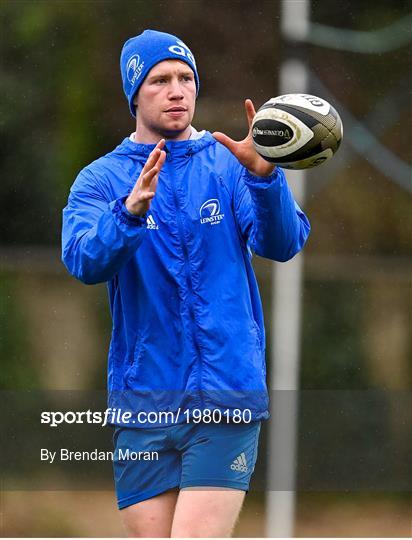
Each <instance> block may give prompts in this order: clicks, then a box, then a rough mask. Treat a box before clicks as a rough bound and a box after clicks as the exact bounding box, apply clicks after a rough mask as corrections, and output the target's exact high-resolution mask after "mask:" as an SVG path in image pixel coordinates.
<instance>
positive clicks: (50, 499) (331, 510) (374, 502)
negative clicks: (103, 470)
mask: <svg viewBox="0 0 412 540" xmlns="http://www.w3.org/2000/svg"><path fill="white" fill-rule="evenodd" d="M259 499H262V497H261V496H259V495H257V496H256V495H252V496H249V497H248V498H247V500H246V503H245V506H244V509H243V513H242V516H241V518H240V520H239V523H238V525H237V527H236V531H235V536H236V537H253V536H263V535H264V507H263V502H262V500H259ZM1 507H2V527H1V529H2V530H1V535H2V536H12V537H13V536H14V537H19V536H20V537H21V536H28V537H36V536H38V537H41V536H43V537H55V536H59V537H67V536H73V537H95V536H101V537H118V536H124V531H123V529H122V527H121V524H120V520H119V515H118V512H117V509H116V506H115V500H114V494H113V493H112V492H108V491H93V492H92V491H89V492H84V491H77V492H74V491H47V492H46V491H32V492H28V491H24V492H22V491H9V492H3V493H2V504H1ZM296 535H297V536H301V537H302V536H304V537H318V538H319V537H329V536H335V537H342V536H344V537H371V536H378V537H406V538H408V537H411V536H412V501H411V500H410V499H409V500H408V499H406V498H399V497H392V498H383V497H381V496H379V495H368V496H366V495H353V494H348V495H344V494H340V495H336V494H334V495H331V496H330V495H328V494H309V493H308V494H301V495H300V497H299V501H298V505H297V524H296Z"/></svg>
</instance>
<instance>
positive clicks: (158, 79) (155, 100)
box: [133, 60, 196, 143]
mask: <svg viewBox="0 0 412 540" xmlns="http://www.w3.org/2000/svg"><path fill="white" fill-rule="evenodd" d="M195 100H196V83H195V77H194V73H193V71H192V70H191V68H190V67H189V66H188V65H187V64H186V63H185V62H181V61H180V60H164V61H163V62H159V63H158V64H156V65H155V66H154V67H153V68H152V69H151V70H150V71H149V73H148V75H147V77H146V79H145V80H144V81H143V84H142V86H141V87H140V89H139V92H138V93H137V96H136V97H135V99H134V101H133V103H134V104H135V105H137V111H136V118H137V127H136V136H137V139H138V140H139V141H141V142H145V143H153V142H157V141H158V140H159V135H160V137H163V138H167V139H175V140H183V139H187V138H188V137H189V134H190V127H189V126H190V124H191V122H192V118H193V115H194V112H195ZM149 139H150V140H149Z"/></svg>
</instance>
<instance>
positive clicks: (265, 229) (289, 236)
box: [234, 167, 310, 262]
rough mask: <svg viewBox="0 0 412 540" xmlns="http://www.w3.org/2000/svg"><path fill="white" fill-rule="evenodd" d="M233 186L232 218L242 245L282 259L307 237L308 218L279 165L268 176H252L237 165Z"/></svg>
mask: <svg viewBox="0 0 412 540" xmlns="http://www.w3.org/2000/svg"><path fill="white" fill-rule="evenodd" d="M238 178H239V180H238V183H237V185H236V188H235V193H234V198H235V201H234V204H235V212H236V219H237V222H238V226H239V228H240V231H241V235H242V237H243V239H244V241H245V242H246V244H247V245H248V246H249V247H250V248H251V249H252V250H253V251H254V252H255V253H256V254H257V255H260V256H261V257H266V258H267V259H272V260H273V261H280V262H285V261H288V260H289V259H291V258H292V257H293V256H294V255H296V253H298V252H299V251H300V250H301V249H302V248H303V246H304V245H305V242H306V240H307V238H308V236H309V232H310V224H309V221H308V218H307V217H306V216H305V214H304V213H303V211H302V210H301V209H300V208H299V206H298V204H297V203H296V202H295V200H294V198H293V195H292V193H291V191H290V189H289V186H288V184H287V182H286V178H285V175H284V173H283V171H282V169H281V168H279V167H276V168H275V170H274V172H273V174H272V175H271V176H268V177H265V178H261V177H256V176H253V175H252V174H250V173H249V171H247V170H246V169H245V168H244V167H242V168H241V173H240V175H239V177H238Z"/></svg>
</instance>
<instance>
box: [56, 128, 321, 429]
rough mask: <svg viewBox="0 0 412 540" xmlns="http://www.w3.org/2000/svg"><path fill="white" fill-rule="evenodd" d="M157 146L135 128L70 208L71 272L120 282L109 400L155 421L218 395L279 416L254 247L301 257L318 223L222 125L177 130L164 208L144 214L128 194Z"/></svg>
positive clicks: (90, 280) (90, 171) (161, 192)
mask: <svg viewBox="0 0 412 540" xmlns="http://www.w3.org/2000/svg"><path fill="white" fill-rule="evenodd" d="M153 148H154V145H143V144H137V143H134V142H132V141H131V140H130V139H129V138H126V139H125V140H124V141H123V142H122V143H121V144H120V145H119V146H118V147H117V148H115V150H113V151H112V152H110V153H109V154H107V155H105V156H103V157H102V158H100V159H98V160H96V161H94V162H93V163H91V164H90V165H89V166H87V167H86V168H85V169H83V170H82V171H81V172H80V173H79V175H78V177H77V178H76V180H75V182H74V184H73V186H72V188H71V192H70V196H69V200H68V204H67V206H66V208H65V209H64V211H63V234H62V252H63V262H64V263H65V265H66V267H67V268H68V270H69V272H70V273H71V274H73V275H74V276H75V277H76V278H78V279H79V280H81V281H82V282H84V283H86V284H94V283H100V282H107V283H108V291H109V299H110V308H111V314H112V319H113V331H112V338H111V343H110V350H109V359H108V391H109V406H110V407H112V408H118V409H119V410H121V411H131V412H132V413H136V412H137V411H145V412H146V413H149V412H152V413H154V414H152V415H151V420H150V425H166V424H170V423H174V422H183V421H186V419H187V417H188V414H190V413H188V411H191V410H193V409H200V410H204V409H208V408H210V409H218V410H219V411H221V412H224V414H226V415H227V411H229V414H231V413H232V412H233V410H234V409H241V410H244V409H248V410H250V411H251V417H252V419H253V420H259V419H265V418H268V416H269V413H268V393H267V387H266V369H265V331H264V324H263V315H262V306H261V301H260V297H259V291H258V287H257V283H256V279H255V275H254V272H253V268H252V264H251V256H252V251H253V252H254V253H256V254H257V255H260V256H262V257H266V258H269V259H272V260H274V261H287V260H288V259H290V258H291V257H293V256H294V255H295V254H296V253H297V252H298V251H299V250H300V249H301V248H302V247H303V245H304V243H305V241H306V239H307V237H308V234H309V230H310V226H309V222H308V220H307V218H306V216H305V215H304V213H303V212H302V210H301V209H300V208H299V207H298V205H297V204H296V203H295V201H294V199H293V196H292V194H291V192H290V190H289V187H288V185H287V183H286V180H285V177H284V174H283V171H282V170H281V169H280V168H276V169H275V172H274V173H273V174H272V176H270V177H267V178H258V177H255V176H253V175H251V174H250V173H249V172H248V171H247V170H246V169H245V168H244V167H243V166H242V165H241V164H240V163H239V162H238V161H237V159H236V158H235V157H234V156H233V155H232V154H231V153H230V152H229V151H228V150H227V149H226V148H225V147H224V146H223V145H221V144H219V143H217V142H216V140H215V139H214V138H213V137H212V135H211V134H210V133H209V132H206V133H205V135H204V136H203V137H201V138H199V139H197V140H190V139H189V140H187V141H177V142H167V145H166V154H167V158H166V161H165V164H164V166H163V169H162V171H161V172H160V177H159V182H158V187H157V191H156V195H155V198H154V199H153V201H152V204H151V207H150V210H149V212H148V213H147V214H146V215H145V216H144V217H138V216H134V215H132V214H130V213H129V212H128V211H127V209H126V208H125V206H124V201H125V199H126V198H127V196H128V194H129V193H130V191H131V190H132V188H133V186H134V184H135V182H136V180H137V179H138V177H139V174H140V171H141V169H142V167H143V166H144V164H145V162H146V160H147V157H148V155H149V153H150V152H151V151H152V149H153ZM160 411H162V412H163V413H167V412H170V413H173V414H175V416H174V417H173V416H172V415H166V414H164V416H163V417H162V415H161V414H160V415H159V414H158V413H159V412H160ZM177 413H179V416H178V418H176V414H177ZM156 414H157V416H158V419H157V418H156ZM113 423H117V424H120V425H122V424H123V422H122V421H121V420H119V418H117V420H116V421H114V422H113ZM135 425H136V427H140V426H142V427H147V426H148V425H149V424H148V423H146V422H145V421H143V420H142V415H140V420H139V422H138V423H136V424H135Z"/></svg>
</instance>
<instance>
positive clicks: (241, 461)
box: [230, 452, 249, 472]
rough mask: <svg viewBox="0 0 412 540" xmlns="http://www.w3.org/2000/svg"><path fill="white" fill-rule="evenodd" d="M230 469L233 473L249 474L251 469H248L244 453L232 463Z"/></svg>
mask: <svg viewBox="0 0 412 540" xmlns="http://www.w3.org/2000/svg"><path fill="white" fill-rule="evenodd" d="M230 468H231V469H232V471H239V472H248V470H249V469H248V468H247V463H246V456H245V453H244V452H242V453H241V454H240V456H237V458H236V459H234V460H233V461H232V464H231V466H230Z"/></svg>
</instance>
